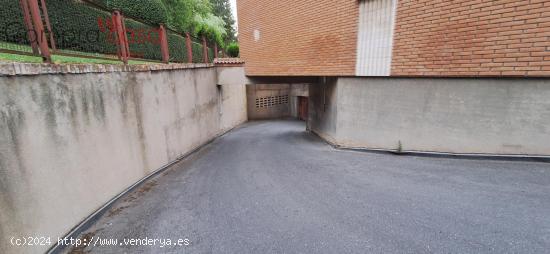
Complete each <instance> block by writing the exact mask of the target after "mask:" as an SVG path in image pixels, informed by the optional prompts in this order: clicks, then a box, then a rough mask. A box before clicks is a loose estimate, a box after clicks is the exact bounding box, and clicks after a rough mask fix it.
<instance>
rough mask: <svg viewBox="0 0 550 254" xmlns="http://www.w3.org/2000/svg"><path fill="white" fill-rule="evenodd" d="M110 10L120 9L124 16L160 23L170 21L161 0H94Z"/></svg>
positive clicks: (155, 23)
mask: <svg viewBox="0 0 550 254" xmlns="http://www.w3.org/2000/svg"><path fill="white" fill-rule="evenodd" d="M94 2H96V3H98V4H100V5H102V6H105V7H106V8H108V9H110V10H120V11H121V12H122V14H123V15H124V16H127V17H133V18H136V19H140V20H143V21H145V22H148V23H151V24H154V25H158V24H161V23H164V24H166V23H167V22H168V12H167V11H166V7H165V6H164V4H163V3H162V1H161V0H94Z"/></svg>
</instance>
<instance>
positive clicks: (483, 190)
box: [77, 121, 550, 253]
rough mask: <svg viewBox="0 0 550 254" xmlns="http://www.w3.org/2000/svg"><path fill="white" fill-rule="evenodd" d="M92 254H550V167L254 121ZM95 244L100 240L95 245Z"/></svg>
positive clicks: (132, 205)
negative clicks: (363, 147) (332, 141)
mask: <svg viewBox="0 0 550 254" xmlns="http://www.w3.org/2000/svg"><path fill="white" fill-rule="evenodd" d="M83 237H85V238H88V239H97V238H98V237H100V238H114V239H118V241H119V244H120V243H121V242H122V241H123V240H122V239H124V238H139V239H144V238H145V237H148V238H149V239H152V238H170V239H172V243H174V242H176V241H177V239H178V238H182V239H185V238H187V239H189V240H190V245H189V246H185V247H182V246H178V247H174V246H171V247H164V248H160V247H158V246H157V247H150V246H148V247H143V246H141V247H135V246H133V247H121V246H117V247H116V248H114V247H105V246H103V247H98V246H96V247H93V248H90V247H87V248H86V249H84V250H83V249H77V251H82V250H83V251H91V252H92V253H121V252H128V253H136V252H138V253H161V252H172V253H549V252H550V164H544V163H530V162H506V161H486V160H485V161H483V160H481V161H480V160H477V161H476V160H463V159H443V158H425V157H424V158H422V157H407V156H395V155H385V154H372V153H362V152H352V151H340V150H335V149H333V148H331V147H330V146H328V145H326V144H324V143H323V142H321V141H320V140H319V139H318V138H316V137H314V136H312V135H311V134H309V133H307V132H305V131H304V126H303V125H302V124H301V123H300V122H293V121H272V122H252V123H248V124H246V125H245V126H243V127H241V128H239V129H237V130H235V131H233V132H231V133H230V134H228V135H226V136H224V137H222V138H220V139H218V140H217V141H216V142H214V143H213V144H211V145H209V146H208V147H206V148H205V149H203V150H201V151H200V152H199V153H197V154H195V155H194V156H192V157H191V158H189V159H188V160H185V161H183V162H181V163H179V164H178V165H176V166H174V167H173V168H171V169H170V170H168V171H166V172H165V173H164V174H162V175H160V176H158V177H156V178H154V179H152V180H151V181H149V182H148V183H147V184H145V185H144V186H143V187H141V188H140V189H139V190H137V191H135V192H134V193H131V194H130V195H128V196H127V197H125V198H124V200H123V201H120V202H118V203H117V204H116V205H115V207H113V208H112V209H111V210H110V211H109V212H107V213H106V214H105V216H104V217H103V218H101V219H100V220H99V221H98V222H97V223H96V224H95V225H94V226H93V227H92V228H91V229H89V230H88V231H87V232H86V234H85V235H84V236H83ZM92 237H94V238H92Z"/></svg>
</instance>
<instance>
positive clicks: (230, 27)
mask: <svg viewBox="0 0 550 254" xmlns="http://www.w3.org/2000/svg"><path fill="white" fill-rule="evenodd" d="M210 3H211V4H212V11H213V13H214V15H216V16H218V17H220V18H222V20H223V21H224V22H225V32H226V33H227V35H226V38H225V39H226V41H235V40H236V36H235V27H234V26H235V18H234V17H233V13H232V11H231V4H230V3H229V0H210Z"/></svg>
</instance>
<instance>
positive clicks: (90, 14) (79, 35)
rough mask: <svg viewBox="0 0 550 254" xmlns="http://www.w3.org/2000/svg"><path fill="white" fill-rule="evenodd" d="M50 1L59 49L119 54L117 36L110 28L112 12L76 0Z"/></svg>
mask: <svg viewBox="0 0 550 254" xmlns="http://www.w3.org/2000/svg"><path fill="white" fill-rule="evenodd" d="M46 4H47V6H48V14H49V17H50V22H51V26H52V30H53V33H54V39H55V42H56V46H57V48H58V49H67V50H78V51H84V52H91V53H103V54H116V53H117V46H116V44H115V43H114V42H115V41H116V38H115V37H114V33H111V32H110V31H109V29H108V27H107V22H110V20H111V13H109V12H105V11H101V10H98V9H95V8H93V7H90V6H88V5H86V4H83V3H82V2H77V1H73V0H69V1H67V0H48V1H46ZM100 21H101V23H102V24H103V27H104V30H102V29H100V25H99V22H100Z"/></svg>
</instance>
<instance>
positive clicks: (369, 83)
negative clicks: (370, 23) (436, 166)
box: [309, 78, 550, 156]
mask: <svg viewBox="0 0 550 254" xmlns="http://www.w3.org/2000/svg"><path fill="white" fill-rule="evenodd" d="M549 98H550V79H428V78H422V79H418V78H402V79H400V78H339V79H337V80H334V81H330V80H329V81H328V82H327V84H324V85H323V84H317V85H312V86H310V104H311V106H310V120H309V126H310V128H311V129H312V130H313V131H314V132H316V133H318V134H319V135H320V136H322V137H324V138H325V139H327V140H329V141H330V142H332V143H335V144H337V145H341V146H345V147H355V148H370V149H389V150H395V149H397V148H398V146H399V143H401V144H402V148H403V150H405V151H431V152H449V153H474V154H505V155H535V156H536V155H546V156H548V155H550V143H549V142H548V140H550V100H549Z"/></svg>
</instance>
